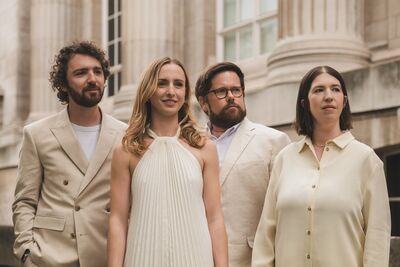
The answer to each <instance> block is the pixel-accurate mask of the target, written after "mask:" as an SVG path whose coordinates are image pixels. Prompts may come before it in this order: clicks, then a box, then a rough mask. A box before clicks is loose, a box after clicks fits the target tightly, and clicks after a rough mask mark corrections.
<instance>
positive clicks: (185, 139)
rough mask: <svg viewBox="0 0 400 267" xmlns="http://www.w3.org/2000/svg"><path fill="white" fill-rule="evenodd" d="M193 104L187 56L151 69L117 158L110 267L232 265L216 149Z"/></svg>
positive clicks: (140, 86) (164, 59) (113, 190)
mask: <svg viewBox="0 0 400 267" xmlns="http://www.w3.org/2000/svg"><path fill="white" fill-rule="evenodd" d="M190 101H191V95H190V87H189V81H188V77H187V74H186V72H185V70H184V68H183V66H182V64H181V63H180V62H179V61H177V60H174V59H170V58H163V59H160V60H157V61H155V62H153V63H152V64H151V65H150V66H149V67H148V68H147V69H146V70H145V72H144V74H143V77H142V80H141V82H140V84H139V88H138V91H137V95H136V99H135V104H134V110H133V113H132V116H131V119H130V122H129V127H128V129H127V132H126V135H125V137H124V138H123V141H122V144H121V145H120V146H119V147H117V148H116V150H115V151H114V155H113V161H112V177H111V215H110V227H109V238H108V256H109V259H108V261H109V266H110V267H121V266H126V267H143V266H152V267H164V266H165V267H167V266H174V267H188V266H190V267H208V266H209V267H213V266H220V267H223V266H227V262H228V259H227V258H228V256H227V254H228V253H227V238H226V232H225V226H224V221H223V216H222V211H221V204H220V189H219V180H218V165H217V164H218V160H217V153H216V148H215V146H214V145H213V143H212V142H211V141H210V140H208V139H207V138H205V137H204V136H203V135H202V134H200V133H199V132H198V131H197V130H196V125H195V122H194V119H193V117H192V115H191V107H190ZM214 264H215V265H214Z"/></svg>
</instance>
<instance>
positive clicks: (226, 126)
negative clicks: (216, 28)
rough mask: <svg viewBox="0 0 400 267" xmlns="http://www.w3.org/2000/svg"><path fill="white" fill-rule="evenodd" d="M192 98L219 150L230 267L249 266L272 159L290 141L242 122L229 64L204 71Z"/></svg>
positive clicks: (240, 84) (239, 91)
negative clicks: (194, 97) (197, 102)
mask: <svg viewBox="0 0 400 267" xmlns="http://www.w3.org/2000/svg"><path fill="white" fill-rule="evenodd" d="M195 93H196V98H197V100H198V101H199V104H200V106H201V108H202V109H203V111H204V112H205V113H206V114H207V115H208V117H209V122H208V124H207V129H208V130H209V133H210V138H211V140H213V141H214V142H215V143H216V145H217V151H218V157H219V166H220V184H221V198H222V199H221V200H222V209H223V213H224V218H225V224H226V230H227V234H228V250H229V266H230V267H250V266H251V254H252V247H253V241H254V235H255V232H256V230H257V226H258V222H259V220H260V216H261V212H262V208H263V205H264V198H265V194H266V191H267V186H268V182H269V176H270V171H271V168H272V166H271V164H272V160H273V158H274V157H275V156H276V154H277V153H278V152H279V151H280V150H281V149H282V148H283V147H285V146H286V145H287V144H288V143H289V142H290V140H289V137H288V136H287V135H286V134H285V133H282V132H280V131H277V130H275V129H272V128H269V127H266V126H264V125H260V124H256V123H253V122H251V121H250V120H249V119H247V118H246V105H245V102H244V97H245V86H244V75H243V73H242V71H241V69H240V68H239V67H238V66H237V65H235V64H233V63H230V62H222V63H218V64H215V65H213V66H211V67H209V68H208V69H206V70H205V72H204V73H203V74H202V75H201V76H200V77H199V79H198V80H197V83H196V88H195Z"/></svg>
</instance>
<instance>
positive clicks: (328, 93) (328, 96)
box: [324, 89, 333, 101]
mask: <svg viewBox="0 0 400 267" xmlns="http://www.w3.org/2000/svg"><path fill="white" fill-rule="evenodd" d="M324 99H325V100H326V101H332V99H333V97H332V91H331V90H330V89H328V90H326V91H325V95H324Z"/></svg>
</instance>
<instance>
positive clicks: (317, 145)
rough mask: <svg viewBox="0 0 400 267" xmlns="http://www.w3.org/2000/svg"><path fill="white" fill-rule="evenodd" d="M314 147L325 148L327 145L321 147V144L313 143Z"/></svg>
mask: <svg viewBox="0 0 400 267" xmlns="http://www.w3.org/2000/svg"><path fill="white" fill-rule="evenodd" d="M313 145H314V146H316V147H325V144H323V145H320V144H316V143H313Z"/></svg>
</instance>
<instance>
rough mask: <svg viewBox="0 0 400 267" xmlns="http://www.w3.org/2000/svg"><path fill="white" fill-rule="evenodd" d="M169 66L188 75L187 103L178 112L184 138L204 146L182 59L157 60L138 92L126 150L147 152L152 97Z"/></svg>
mask: <svg viewBox="0 0 400 267" xmlns="http://www.w3.org/2000/svg"><path fill="white" fill-rule="evenodd" d="M167 64H175V65H178V66H179V67H181V69H182V70H183V72H184V74H185V102H184V103H183V105H182V107H181V109H180V110H179V111H178V121H179V125H180V127H181V131H180V137H182V138H183V139H185V140H186V141H187V142H188V143H189V145H191V146H192V147H195V148H201V147H203V146H204V142H205V136H204V134H202V133H201V132H200V131H199V130H198V129H199V128H198V126H197V124H196V121H195V119H194V117H193V115H192V107H191V90H190V85H189V79H188V76H187V73H186V71H185V69H184V67H183V65H182V63H181V62H180V61H179V60H177V59H172V58H169V57H164V58H161V59H158V60H155V61H154V62H153V63H151V64H150V65H149V66H148V67H147V68H146V70H145V71H144V72H143V74H142V77H141V81H140V84H139V86H138V89H137V93H136V98H135V103H134V106H133V112H132V116H131V118H130V120H129V126H128V129H127V130H126V133H125V136H124V137H123V138H122V144H123V145H124V147H125V148H126V149H127V150H128V151H129V152H131V153H133V154H134V155H137V156H141V155H143V153H144V152H145V150H146V149H147V147H146V145H145V142H144V138H145V136H146V126H148V125H149V124H150V122H151V103H150V98H151V97H152V95H153V94H154V93H155V92H156V90H157V87H158V77H159V73H160V70H161V68H162V67H163V66H164V65H167Z"/></svg>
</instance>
